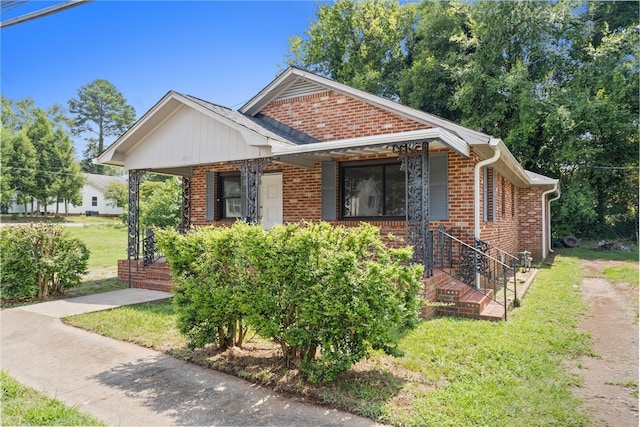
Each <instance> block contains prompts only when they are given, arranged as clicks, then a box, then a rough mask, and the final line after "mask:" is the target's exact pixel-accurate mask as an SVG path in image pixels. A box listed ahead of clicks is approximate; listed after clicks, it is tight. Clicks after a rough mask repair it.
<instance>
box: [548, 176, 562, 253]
mask: <svg viewBox="0 0 640 427" xmlns="http://www.w3.org/2000/svg"><path fill="white" fill-rule="evenodd" d="M555 190H556V191H557V192H558V195H557V196H556V197H554V198H553V199H549V204H547V224H548V227H549V231H548V233H547V235H548V236H549V244H548V246H549V252H550V253H553V249H552V248H551V246H552V245H551V202H555V201H556V200H558V199H559V198H560V188H558V183H556V185H555Z"/></svg>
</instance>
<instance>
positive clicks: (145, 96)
mask: <svg viewBox="0 0 640 427" xmlns="http://www.w3.org/2000/svg"><path fill="white" fill-rule="evenodd" d="M55 3H59V2H28V3H27V4H25V5H23V6H20V7H17V8H15V9H14V10H12V11H10V13H6V14H3V15H2V21H6V20H7V19H8V18H11V17H13V16H18V15H23V14H24V13H28V12H30V11H32V10H33V9H41V8H43V7H47V6H50V5H52V4H55ZM316 10H317V2H313V1H286V2H276V1H234V2H231V1H108V0H97V1H93V2H90V3H87V4H83V5H81V6H77V7H74V8H70V9H67V10H64V11H62V12H59V13H56V14H54V15H49V16H45V17H42V18H39V19H36V20H33V21H28V22H23V23H20V24H17V25H14V26H10V27H7V28H2V29H0V60H1V62H0V72H1V80H0V91H1V92H2V94H3V95H4V96H5V97H7V98H9V99H11V100H14V101H17V100H20V99H24V98H26V97H31V98H33V99H34V101H35V103H36V105H37V106H38V107H42V108H48V107H50V106H51V105H53V104H54V103H59V104H62V105H63V106H65V107H66V106H67V101H68V100H69V99H70V98H72V97H74V98H75V97H77V91H78V89H79V88H80V87H81V86H83V85H85V84H87V83H90V82H92V81H94V80H95V79H98V78H99V79H106V80H109V81H110V82H111V83H113V84H114V85H115V86H116V88H117V89H118V90H119V91H120V92H122V94H123V95H124V97H125V98H126V99H127V101H128V103H129V104H130V105H132V106H133V107H134V108H135V109H136V114H137V117H140V116H141V115H142V114H144V113H145V112H146V111H147V110H149V109H150V108H151V107H152V106H153V105H154V104H155V103H156V102H157V101H158V100H160V98H161V97H162V96H163V95H164V94H166V93H167V92H168V91H169V90H175V91H178V92H182V93H186V94H190V95H193V96H197V97H199V98H202V99H205V100H207V101H210V102H214V103H217V104H220V105H224V106H227V107H231V108H234V109H237V108H238V107H240V106H241V105H242V104H244V103H245V102H247V101H248V100H249V99H250V98H251V97H252V96H253V95H255V94H256V93H257V92H258V91H260V90H261V89H262V88H264V87H265V86H266V85H267V84H268V83H269V82H271V80H273V79H274V78H275V76H276V74H277V73H278V71H280V70H281V69H283V68H284V67H285V64H286V61H285V55H286V53H287V51H288V43H287V40H288V38H289V37H290V36H293V35H302V34H303V32H304V30H305V29H307V28H308V26H309V23H310V22H311V21H312V20H313V19H314V17H315V11H316ZM83 145H84V144H82V143H81V141H76V151H77V153H78V154H80V153H81V151H82V148H83V147H82V146H83Z"/></svg>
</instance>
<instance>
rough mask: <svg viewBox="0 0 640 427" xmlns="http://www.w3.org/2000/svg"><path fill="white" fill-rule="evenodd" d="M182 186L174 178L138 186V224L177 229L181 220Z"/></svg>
mask: <svg viewBox="0 0 640 427" xmlns="http://www.w3.org/2000/svg"><path fill="white" fill-rule="evenodd" d="M181 201H182V186H181V183H180V180H179V179H178V178H176V177H170V178H168V179H166V180H165V181H164V182H162V181H145V182H143V183H142V184H141V185H140V224H141V225H142V226H143V227H177V226H179V225H180V220H181V218H182V204H181Z"/></svg>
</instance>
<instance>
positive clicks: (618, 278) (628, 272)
mask: <svg viewBox="0 0 640 427" xmlns="http://www.w3.org/2000/svg"><path fill="white" fill-rule="evenodd" d="M602 272H603V273H604V275H605V276H607V278H608V279H609V280H612V281H614V282H623V283H631V284H632V285H635V286H638V284H639V282H640V280H639V278H638V266H637V265H636V266H635V267H633V266H631V265H623V266H620V267H605V268H604V269H603V270H602Z"/></svg>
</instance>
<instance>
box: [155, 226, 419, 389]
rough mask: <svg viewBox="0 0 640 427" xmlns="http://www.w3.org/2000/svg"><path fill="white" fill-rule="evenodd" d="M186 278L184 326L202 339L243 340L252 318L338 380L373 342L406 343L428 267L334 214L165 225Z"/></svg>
mask: <svg viewBox="0 0 640 427" xmlns="http://www.w3.org/2000/svg"><path fill="white" fill-rule="evenodd" d="M157 236H158V243H159V246H160V248H161V249H162V251H163V252H164V254H165V255H166V256H167V260H168V261H169V263H170V265H171V269H172V274H173V277H174V279H175V280H176V282H177V283H178V286H177V287H176V288H175V292H176V298H175V301H176V303H177V310H178V315H179V327H180V329H181V331H183V332H184V333H186V334H187V335H188V336H189V337H190V339H191V341H192V344H193V345H197V346H202V345H205V344H207V343H211V342H216V341H217V342H218V344H219V345H220V346H221V347H222V348H225V347H226V346H228V345H240V344H241V342H242V336H243V335H242V334H243V332H242V331H243V330H244V329H243V327H242V325H243V321H244V323H248V324H249V325H250V326H252V327H253V328H255V329H256V330H257V331H258V333H260V334H261V335H262V336H264V337H267V338H271V339H273V340H274V341H275V342H277V343H278V344H279V345H280V346H281V348H282V352H283V354H284V357H285V359H286V362H287V364H288V365H291V366H297V367H299V368H300V369H301V371H302V372H303V373H304V374H305V375H306V376H307V377H308V378H309V379H310V380H312V381H316V380H331V379H333V378H335V377H336V376H337V375H338V374H339V373H341V372H344V371H346V370H348V369H349V367H350V366H351V365H352V364H353V363H355V362H357V361H358V360H361V359H362V358H365V357H366V356H367V355H368V354H369V351H370V350H371V349H381V350H384V351H386V352H388V353H394V352H396V351H397V349H396V344H397V342H398V339H399V337H400V335H401V333H402V332H403V331H404V330H406V329H407V328H409V327H411V326H412V325H413V324H414V322H415V321H416V320H417V313H418V308H419V307H418V305H419V304H418V301H419V299H418V298H417V292H418V289H419V288H420V286H421V278H422V267H421V266H418V265H409V260H410V258H411V250H410V248H402V249H390V248H388V247H387V246H386V245H385V244H384V242H383V241H382V239H381V237H380V232H379V229H378V228H376V227H374V226H371V225H369V224H362V225H360V226H359V227H353V228H347V227H332V226H331V225H329V224H327V223H320V224H307V223H304V224H290V225H280V226H276V227H274V228H273V229H271V230H270V231H268V232H265V231H263V230H262V229H261V228H260V227H259V226H252V225H247V224H244V223H236V224H235V225H234V226H233V227H230V228H216V229H199V230H196V231H194V232H192V233H190V234H188V235H187V236H184V237H183V236H180V235H178V234H177V233H176V232H174V231H170V230H163V231H160V232H158V233H157Z"/></svg>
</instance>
